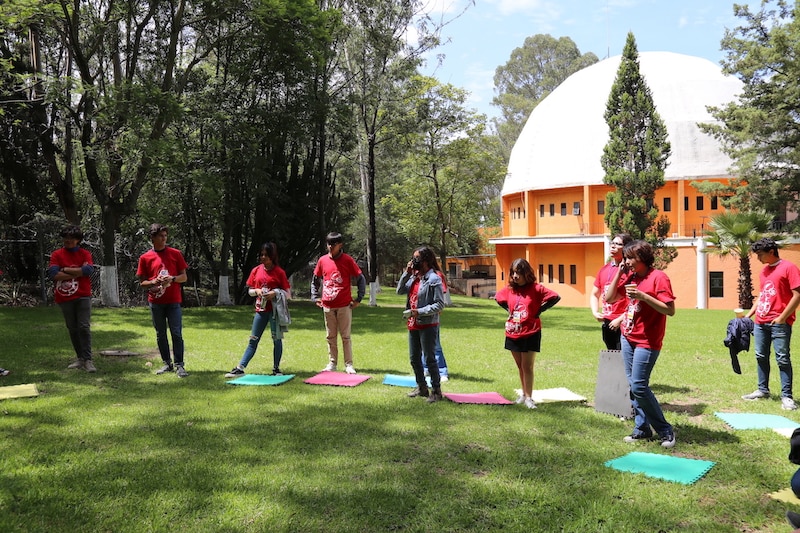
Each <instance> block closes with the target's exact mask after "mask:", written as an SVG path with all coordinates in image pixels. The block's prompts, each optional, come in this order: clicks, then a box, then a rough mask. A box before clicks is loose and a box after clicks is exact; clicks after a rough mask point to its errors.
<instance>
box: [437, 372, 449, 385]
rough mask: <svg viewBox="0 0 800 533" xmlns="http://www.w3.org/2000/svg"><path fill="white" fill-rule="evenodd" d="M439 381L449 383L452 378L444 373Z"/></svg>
mask: <svg viewBox="0 0 800 533" xmlns="http://www.w3.org/2000/svg"><path fill="white" fill-rule="evenodd" d="M439 381H441V382H442V383H447V382H448V381H450V378H448V377H447V376H446V375H444V374H442V375H441V376H439Z"/></svg>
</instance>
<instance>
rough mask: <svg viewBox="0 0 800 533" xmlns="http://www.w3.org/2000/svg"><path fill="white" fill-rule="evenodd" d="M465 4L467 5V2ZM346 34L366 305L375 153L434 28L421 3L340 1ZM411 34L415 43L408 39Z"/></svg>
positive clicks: (371, 269) (373, 285) (374, 262)
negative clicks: (363, 241) (361, 208)
mask: <svg viewBox="0 0 800 533" xmlns="http://www.w3.org/2000/svg"><path fill="white" fill-rule="evenodd" d="M470 3H471V2H470ZM339 7H340V9H341V10H342V13H343V17H344V19H343V20H344V24H345V28H347V34H346V35H345V38H344V39H345V40H344V43H343V45H342V48H341V49H342V56H343V60H344V61H343V77H344V79H345V80H347V84H346V88H347V90H348V93H349V95H350V97H351V98H352V101H353V103H354V108H355V116H356V122H357V124H358V128H359V130H360V131H359V133H358V137H357V138H358V148H357V154H356V157H355V161H356V162H357V165H358V174H359V178H360V183H361V189H362V194H363V201H364V211H365V213H366V222H367V225H368V226H367V246H366V252H367V253H366V255H367V278H368V280H369V281H370V305H374V304H375V299H374V295H375V292H376V291H377V283H378V282H377V276H378V247H377V243H378V236H377V217H376V194H375V191H376V180H377V179H378V175H377V171H378V168H379V163H378V160H377V156H378V148H379V146H380V145H381V144H382V143H386V142H389V141H392V140H395V137H393V136H392V135H390V132H391V131H392V128H391V124H392V122H393V121H394V120H397V119H398V118H399V117H402V114H403V112H404V107H403V104H404V103H403V102H402V99H401V95H402V89H403V85H404V83H405V82H406V81H407V80H408V79H409V78H410V77H411V76H412V75H414V74H415V72H416V68H417V67H418V66H419V65H420V64H421V61H422V56H423V54H425V53H426V52H429V51H430V50H432V49H433V48H434V47H436V46H437V45H438V44H439V37H438V28H440V27H441V24H439V25H436V24H434V23H433V21H432V20H431V18H430V17H429V16H428V15H427V14H426V13H425V9H426V7H427V4H426V2H424V1H421V0H341V4H340V6H339ZM409 28H414V30H415V32H416V41H415V42H411V41H410V40H409V39H408V32H409Z"/></svg>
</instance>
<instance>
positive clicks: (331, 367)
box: [322, 363, 336, 372]
mask: <svg viewBox="0 0 800 533" xmlns="http://www.w3.org/2000/svg"><path fill="white" fill-rule="evenodd" d="M322 371H323V372H335V371H336V363H328V366H326V367H325V368H323V369H322Z"/></svg>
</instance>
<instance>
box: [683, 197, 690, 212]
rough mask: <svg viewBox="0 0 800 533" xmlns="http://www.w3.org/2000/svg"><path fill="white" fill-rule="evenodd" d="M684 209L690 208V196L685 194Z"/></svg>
mask: <svg viewBox="0 0 800 533" xmlns="http://www.w3.org/2000/svg"><path fill="white" fill-rule="evenodd" d="M683 210H684V211H688V210H689V197H688V196H684V197H683Z"/></svg>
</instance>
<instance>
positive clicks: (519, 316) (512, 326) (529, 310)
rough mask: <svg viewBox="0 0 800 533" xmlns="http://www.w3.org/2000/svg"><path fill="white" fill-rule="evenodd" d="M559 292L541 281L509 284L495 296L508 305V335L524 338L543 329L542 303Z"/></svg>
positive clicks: (555, 296) (514, 337)
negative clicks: (541, 318) (540, 316)
mask: <svg viewBox="0 0 800 533" xmlns="http://www.w3.org/2000/svg"><path fill="white" fill-rule="evenodd" d="M557 297H558V294H557V293H556V292H555V291H552V290H550V289H548V288H547V287H545V286H544V285H541V284H539V283H526V284H525V285H523V286H522V287H516V286H511V285H508V286H506V287H503V288H502V289H500V291H499V292H498V293H497V295H496V296H495V298H494V299H495V300H497V302H498V303H500V304H506V306H508V320H506V337H508V338H509V339H522V338H524V337H529V336H531V335H533V334H534V333H536V332H537V331H540V330H541V329H542V321H541V320H540V319H539V316H538V315H539V310H540V309H541V307H542V303H543V302H546V301H547V300H550V299H551V298H557Z"/></svg>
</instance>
